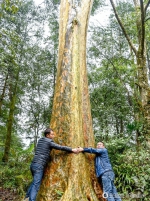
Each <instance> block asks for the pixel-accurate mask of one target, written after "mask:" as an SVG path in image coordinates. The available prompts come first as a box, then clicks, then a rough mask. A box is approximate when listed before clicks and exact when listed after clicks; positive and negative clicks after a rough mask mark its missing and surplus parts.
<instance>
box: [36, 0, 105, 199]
mask: <svg viewBox="0 0 150 201" xmlns="http://www.w3.org/2000/svg"><path fill="white" fill-rule="evenodd" d="M92 3H93V1H92V0H81V1H68V0H62V1H61V4H60V27H59V55H58V56H59V57H58V66H57V78H56V86H55V94H54V101H53V112H52V118H51V123H50V126H51V128H52V129H53V130H54V131H55V132H56V133H57V142H58V143H59V144H65V145H68V146H71V147H77V146H83V147H85V146H88V147H89V146H94V135H93V129H92V120H91V108H90V101H89V93H88V81H87V70H86V37H87V27H88V20H89V15H90V11H91V8H92ZM52 158H53V160H52V162H51V163H50V166H48V167H47V169H46V172H45V177H44V179H43V182H42V185H41V189H40V191H39V195H38V199H37V200H40V201H44V200H47V201H48V200H49V201H50V200H58V199H59V200H61V201H66V200H72V201H73V200H81V201H86V200H93V201H97V200H100V199H101V200H103V199H102V198H100V197H101V195H102V191H101V188H100V186H99V185H98V183H97V181H96V178H95V176H94V175H95V173H94V163H93V161H94V160H93V157H91V158H89V156H88V155H83V154H79V155H73V154H69V155H68V154H66V153H65V154H64V153H62V152H60V151H55V152H54V155H53V157H52ZM60 194H61V195H62V197H61V198H60V197H59V195H60Z"/></svg>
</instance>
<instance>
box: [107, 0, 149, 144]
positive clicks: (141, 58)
mask: <svg viewBox="0 0 150 201" xmlns="http://www.w3.org/2000/svg"><path fill="white" fill-rule="evenodd" d="M133 2H134V6H135V23H136V27H137V41H138V44H136V45H134V43H133V41H132V40H131V38H130V36H129V35H128V31H127V30H126V28H125V26H124V24H123V22H122V20H121V18H120V17H119V15H118V12H117V10H116V7H115V4H114V1H113V0H110V3H111V5H112V8H113V10H114V13H115V16H116V19H117V21H118V23H119V25H120V27H121V29H122V31H123V33H124V35H125V37H126V39H127V41H128V44H129V46H130V48H131V50H132V51H133V52H134V54H135V57H136V63H137V80H138V82H137V83H136V85H137V91H138V96H137V103H138V112H137V114H136V121H137V122H142V123H143V129H142V132H140V131H139V130H137V143H138V144H140V137H142V135H143V134H144V135H146V136H150V118H149V116H150V87H149V84H148V76H147V66H146V38H145V26H146V12H147V8H148V6H149V4H150V0H148V1H146V2H145V1H143V0H139V1H138V0H133Z"/></svg>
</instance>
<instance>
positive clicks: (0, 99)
mask: <svg viewBox="0 0 150 201" xmlns="http://www.w3.org/2000/svg"><path fill="white" fill-rule="evenodd" d="M7 80H8V74H7V75H6V78H5V83H4V86H3V90H2V94H1V96H0V116H1V114H2V104H3V100H4V97H5V91H6V85H7Z"/></svg>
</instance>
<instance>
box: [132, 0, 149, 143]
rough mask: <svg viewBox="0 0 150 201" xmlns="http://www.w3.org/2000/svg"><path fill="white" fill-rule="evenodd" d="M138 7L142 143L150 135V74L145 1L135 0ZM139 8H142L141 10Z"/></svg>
mask: <svg viewBox="0 0 150 201" xmlns="http://www.w3.org/2000/svg"><path fill="white" fill-rule="evenodd" d="M134 4H135V9H136V17H137V18H136V25H137V37H138V43H139V46H138V50H137V54H136V60H137V78H138V83H137V88H138V93H139V97H140V98H139V99H138V105H139V114H138V121H139V122H142V123H143V130H142V133H141V132H137V133H138V136H137V144H138V145H140V143H141V140H143V139H140V138H141V136H142V135H143V134H144V136H145V135H146V136H150V87H149V84H148V74H147V66H146V41H145V14H146V13H145V11H144V5H143V1H141V4H139V2H137V1H135V0H134ZM139 8H141V9H140V10H139Z"/></svg>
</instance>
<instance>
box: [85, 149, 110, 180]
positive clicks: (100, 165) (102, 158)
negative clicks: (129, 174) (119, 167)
mask: <svg viewBox="0 0 150 201" xmlns="http://www.w3.org/2000/svg"><path fill="white" fill-rule="evenodd" d="M83 152H87V153H91V154H96V158H95V169H96V176H97V177H100V176H102V174H103V173H105V172H107V171H113V170H112V166H111V163H110V160H109V156H108V152H107V149H105V148H101V149H93V148H84V150H83Z"/></svg>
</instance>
